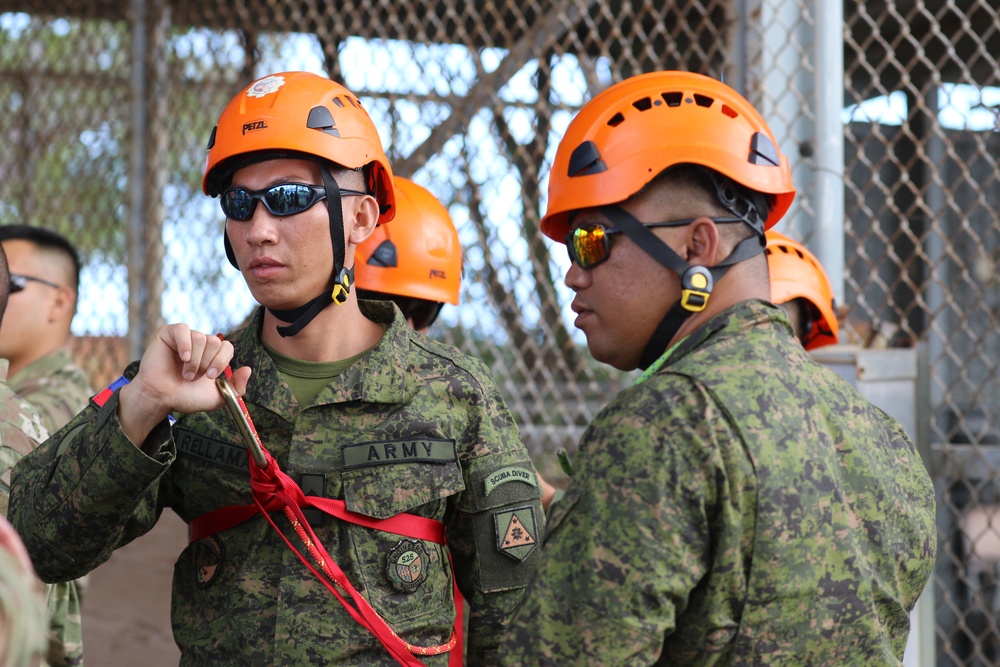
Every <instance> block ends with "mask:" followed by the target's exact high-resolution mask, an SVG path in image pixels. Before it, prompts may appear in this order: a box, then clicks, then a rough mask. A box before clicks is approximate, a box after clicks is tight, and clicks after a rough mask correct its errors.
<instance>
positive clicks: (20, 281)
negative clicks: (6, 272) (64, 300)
mask: <svg viewBox="0 0 1000 667" xmlns="http://www.w3.org/2000/svg"><path fill="white" fill-rule="evenodd" d="M29 282H33V283H41V284H43V285H48V286H49V287H55V288H56V289H59V288H60V287H62V285H59V284H58V283H53V282H50V281H48V280H43V279H42V278H36V277H34V276H22V275H20V274H18V273H12V274H10V293H11V294H17V293H18V292H21V291H23V290H24V288H25V287H27V286H28V283H29Z"/></svg>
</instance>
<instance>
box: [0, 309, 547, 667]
mask: <svg viewBox="0 0 1000 667" xmlns="http://www.w3.org/2000/svg"><path fill="white" fill-rule="evenodd" d="M362 308H363V310H365V312H366V315H367V316H368V317H370V318H371V319H373V320H375V321H378V322H381V323H383V324H385V325H386V329H385V333H384V334H383V336H382V339H381V341H380V342H379V343H378V344H377V345H376V346H375V347H373V348H372V349H371V350H370V351H369V352H368V353H366V354H365V355H364V356H363V357H362V358H361V359H360V360H359V361H358V362H356V363H355V364H354V365H353V366H351V367H350V368H349V369H347V370H346V371H345V372H344V373H342V374H341V375H340V376H338V377H337V378H335V379H334V380H333V381H332V382H331V384H330V385H328V386H327V387H326V388H324V389H323V390H321V391H320V393H319V394H318V395H317V396H316V397H315V398H314V399H313V400H312V402H311V403H310V404H309V405H307V406H304V407H302V406H299V405H298V404H297V403H296V401H295V398H294V397H293V395H292V393H291V391H290V389H289V387H288V385H287V384H286V383H285V382H284V381H283V380H282V379H281V377H280V376H279V374H278V372H277V370H276V368H275V366H274V364H273V362H272V360H271V358H270V357H269V356H268V355H267V353H266V351H265V349H264V347H263V345H262V343H261V340H260V334H259V331H260V326H261V313H260V312H258V313H257V315H256V316H255V318H254V320H253V321H252V323H251V325H250V326H249V327H247V328H246V329H244V330H241V331H239V332H237V333H235V334H234V335H233V336H232V337H231V338H230V340H232V342H233V344H234V345H235V347H236V357H235V359H234V363H233V366H234V367H237V366H242V365H249V366H250V367H251V368H252V369H253V375H252V377H251V381H250V386H249V388H248V391H247V394H246V396H245V397H244V399H245V401H246V403H247V407H248V410H249V412H250V414H251V416H252V417H253V419H254V422H255V425H256V428H257V430H258V432H259V433H260V434H261V438H262V440H263V442H264V446H265V447H267V449H268V451H270V452H271V454H272V455H274V457H275V459H276V460H277V462H278V465H279V466H280V467H281V469H282V470H283V471H284V472H285V473H287V474H288V475H290V476H291V477H292V478H293V479H295V480H296V481H298V482H299V484H300V485H301V486H302V487H303V488H304V490H305V492H306V493H307V494H310V495H321V496H325V497H328V498H341V499H343V500H344V501H345V502H346V505H347V508H348V509H349V510H352V511H354V512H357V513H360V514H363V515H366V516H368V517H374V518H386V517H389V516H393V515H396V514H398V513H401V512H409V513H414V514H418V515H421V516H425V517H430V518H433V519H436V520H439V521H442V522H444V524H445V525H446V528H447V537H448V549H444V548H442V547H440V546H439V545H437V544H435V543H433V542H422V541H416V542H411V541H408V540H404V539H403V538H401V537H400V536H399V535H396V534H392V533H383V532H378V531H374V530H371V529H368V528H364V527H361V526H357V525H354V524H350V523H345V522H341V521H337V520H335V519H333V518H331V517H329V516H325V517H323V518H322V520H321V521H315V522H313V521H311V523H312V525H313V528H314V529H315V531H316V533H317V535H318V537H319V540H320V542H321V543H322V544H323V545H324V546H325V547H326V549H327V551H328V552H329V553H330V555H331V556H332V557H333V559H334V560H335V561H336V562H337V564H338V565H339V566H340V567H341V568H342V569H343V570H344V572H345V573H346V574H347V577H348V578H349V579H350V581H351V582H352V583H353V585H354V586H355V587H356V588H357V589H358V590H359V591H362V592H363V593H364V595H365V596H366V598H367V599H368V600H369V601H370V603H371V604H372V606H373V607H374V608H375V609H376V610H377V611H378V612H379V613H380V614H381V615H382V616H383V617H384V618H385V619H386V620H387V621H388V623H389V625H390V626H391V627H392V628H393V630H395V631H396V632H397V633H399V634H400V635H401V636H402V637H403V639H405V640H406V641H408V642H410V643H412V644H416V645H419V646H429V645H437V644H441V643H444V642H445V641H447V639H448V637H449V636H450V634H451V631H452V625H453V623H454V612H455V604H454V600H453V591H452V579H451V574H452V571H453V570H452V567H454V573H455V574H456V576H457V579H458V583H459V586H460V588H461V591H462V594H463V595H464V596H465V598H466V600H467V602H468V605H467V607H468V609H469V611H470V614H469V621H468V622H469V625H468V653H469V661H468V662H469V664H491V663H495V657H493V653H494V649H495V646H496V644H497V642H498V641H499V638H500V636H501V635H502V632H503V629H504V626H505V625H506V622H507V620H508V619H509V616H510V614H511V613H512V612H513V610H514V608H515V607H516V606H517V604H518V602H519V601H520V599H521V595H522V593H523V589H524V586H525V585H526V583H527V581H528V580H529V579H530V577H531V574H532V573H533V571H534V567H535V560H536V558H537V551H536V547H537V545H538V542H539V541H540V535H539V534H540V532H541V531H542V529H543V523H544V518H543V516H542V511H541V506H540V504H539V496H540V493H539V489H538V486H537V481H536V479H535V476H534V475H535V471H534V467H533V466H532V464H531V460H530V459H529V457H528V454H527V451H526V450H525V448H524V445H523V444H522V443H521V440H520V438H519V436H518V432H517V429H516V427H515V425H514V423H513V421H512V418H511V415H510V413H509V411H508V410H507V408H506V406H505V404H504V402H503V399H502V398H501V396H500V395H499V393H498V390H497V388H496V386H495V384H494V383H493V381H492V379H491V378H490V376H489V373H488V371H487V370H486V369H485V367H484V366H483V365H482V363H481V362H479V361H477V360H474V359H471V358H469V357H466V356H464V355H462V354H461V353H459V352H458V351H457V350H455V349H454V348H451V347H448V346H445V345H442V344H440V343H437V342H435V341H432V340H431V339H428V338H426V337H424V336H421V335H420V334H417V333H414V332H413V331H411V330H410V328H409V327H408V326H407V325H406V323H405V321H404V320H403V319H402V316H401V314H400V313H399V311H398V309H396V308H395V307H394V306H392V305H391V304H388V303H381V302H363V304H362ZM135 371H136V366H135V364H133V365H132V366H130V368H129V369H128V370H127V373H126V374H127V376H129V377H132V376H134V374H135ZM117 396H118V394H117V393H116V394H114V395H113V397H112V398H111V400H109V401H108V403H107V404H106V405H105V406H104V407H103V408H102V409H98V408H97V407H89V408H87V410H86V411H84V412H83V413H82V414H80V415H79V416H78V417H76V418H75V419H74V420H73V421H72V422H70V424H68V425H67V426H66V427H65V428H64V429H62V430H61V431H60V432H58V433H57V434H55V436H54V437H52V438H51V439H50V440H49V442H48V443H46V445H45V446H43V447H42V448H40V449H39V450H37V452H36V453H35V454H32V455H31V456H28V457H26V458H25V459H24V460H23V461H22V462H21V464H20V465H18V467H17V471H16V472H15V475H14V480H13V488H12V499H11V516H12V520H13V522H14V524H15V526H17V527H18V528H19V530H21V531H23V535H24V539H25V543H26V544H27V545H28V549H29V551H30V552H31V553H32V556H33V558H35V559H36V564H37V567H38V571H39V574H40V575H41V576H42V578H43V579H47V580H59V579H66V578H72V577H76V576H79V575H80V574H82V573H84V572H87V571H89V570H91V569H93V568H94V567H96V566H97V565H99V564H100V563H102V562H103V561H105V560H106V559H107V558H108V557H109V555H110V554H111V552H112V551H113V550H114V549H115V548H117V547H119V546H121V545H123V544H126V543H128V542H129V541H131V540H132V539H134V538H135V537H137V536H139V535H141V534H143V533H144V532H146V531H147V530H149V528H150V527H151V526H152V525H153V524H154V523H155V521H156V519H157V517H158V514H159V512H160V511H162V510H163V509H164V508H167V507H170V508H172V509H173V510H174V511H175V512H176V513H177V514H178V515H179V516H180V517H181V518H182V519H184V520H185V521H191V520H192V519H194V518H195V517H198V516H200V515H203V514H205V513H207V512H210V511H212V510H216V509H218V508H221V507H225V506H229V505H247V504H250V503H251V502H252V499H251V494H250V484H249V474H248V468H247V454H246V451H245V450H244V448H243V446H242V444H241V441H240V437H239V435H238V431H237V430H236V428H235V427H234V425H233V424H232V422H231V421H230V418H229V416H228V414H226V412H225V411H224V410H219V411H216V412H212V413H195V414H190V415H184V416H180V417H179V419H178V421H177V422H176V423H175V424H174V425H173V426H172V427H168V426H167V424H166V423H164V424H163V425H161V427H159V431H162V433H157V432H154V433H153V434H151V435H150V438H157V437H159V438H161V439H162V441H163V444H162V446H161V449H160V451H159V453H157V454H156V455H155V456H153V457H148V456H147V455H146V454H144V453H143V452H142V451H141V450H139V449H138V448H137V447H135V446H134V445H132V444H131V443H130V442H129V441H128V440H127V439H126V438H125V436H124V434H123V433H122V432H121V428H120V425H119V424H118V421H117V417H116V407H117ZM81 471H85V472H83V473H82V472H81ZM273 517H274V519H275V521H277V523H278V526H279V527H281V528H282V529H283V531H284V532H285V533H286V534H287V535H289V536H290V537H291V539H292V540H293V541H294V542H295V543H296V545H297V548H299V549H300V550H302V545H301V543H299V542H298V540H297V538H296V537H295V534H294V532H293V531H292V530H291V529H290V528H289V524H288V522H287V521H286V520H285V518H284V515H283V514H282V513H280V512H279V513H275V514H274V515H273ZM515 532H516V533H517V534H516V535H515V534H514V533H515ZM449 551H450V556H451V559H452V562H453V566H452V564H451V563H449V553H448V552H449ZM414 559H416V561H418V563H417V564H416V565H415V564H414V562H413V560H414ZM173 586H174V588H173V603H172V621H173V630H174V636H175V638H176V640H177V642H178V644H179V646H180V648H181V653H182V659H181V663H182V665H213V666H219V665H241V666H246V665H267V666H270V665H324V666H325V665H334V664H336V665H386V664H394V663H393V661H392V660H391V658H390V657H389V655H388V654H387V653H386V651H385V649H384V648H383V647H382V646H381V645H380V644H379V643H378V641H377V639H375V638H374V637H373V636H372V635H370V634H369V633H368V632H367V631H366V630H364V629H363V628H362V627H361V626H359V625H358V624H357V623H356V622H355V621H354V620H352V618H351V617H350V616H349V615H348V613H347V611H345V610H344V609H343V607H342V606H341V605H340V604H339V603H338V602H337V601H336V600H335V599H334V598H333V596H332V595H331V594H330V593H329V592H328V591H327V590H326V589H325V588H324V587H323V586H322V585H321V584H320V583H319V582H318V581H317V580H316V579H315V578H314V576H313V575H312V574H311V573H310V572H309V571H308V570H307V569H306V567H305V566H304V565H303V564H302V563H301V562H300V561H299V560H298V558H297V557H296V555H295V554H293V553H292V551H291V550H290V549H289V548H288V546H287V545H286V544H285V543H284V542H283V541H282V539H281V538H280V537H279V536H278V535H277V534H276V533H275V531H274V529H273V528H272V527H271V526H270V525H268V523H267V522H266V521H265V520H264V519H263V518H261V517H260V516H256V517H254V518H252V519H250V520H249V521H246V522H245V523H242V524H240V525H238V526H236V527H234V528H231V529H230V530H227V531H224V532H221V533H216V534H215V535H212V536H210V537H207V538H205V539H202V540H199V541H197V542H195V543H193V544H190V545H188V547H187V548H186V549H185V550H184V551H183V552H182V553H181V554H180V557H179V558H178V560H177V564H176V566H175V572H174V579H173ZM447 659H448V655H447V654H442V655H438V656H430V657H426V658H423V662H424V663H425V664H427V665H439V666H443V665H445V664H447Z"/></svg>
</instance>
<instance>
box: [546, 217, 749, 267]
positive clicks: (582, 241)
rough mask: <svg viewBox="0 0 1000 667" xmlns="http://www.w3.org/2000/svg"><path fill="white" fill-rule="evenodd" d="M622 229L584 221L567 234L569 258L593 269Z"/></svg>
mask: <svg viewBox="0 0 1000 667" xmlns="http://www.w3.org/2000/svg"><path fill="white" fill-rule="evenodd" d="M697 219H698V218H681V219H680V220H666V221H664V222H644V223H642V226H643V227H651V228H655V227H683V226H685V225H690V224H691V223H692V222H694V221H695V220H697ZM709 220H712V221H713V222H716V223H728V222H741V220H740V218H711V217H710V218H709ZM621 233H622V230H620V229H618V228H617V227H611V226H609V225H605V224H604V223H601V222H584V223H582V224H580V225H579V226H577V227H574V228H573V229H571V230H570V231H569V233H568V234H566V238H565V241H566V249H567V250H568V251H569V259H570V261H571V262H574V263H575V264H576V265H577V266H579V267H580V268H581V269H592V268H594V267H595V266H597V265H598V264H600V263H601V262H604V261H606V260H607V259H608V257H610V256H611V238H610V237H611V236H612V235H614V234H621Z"/></svg>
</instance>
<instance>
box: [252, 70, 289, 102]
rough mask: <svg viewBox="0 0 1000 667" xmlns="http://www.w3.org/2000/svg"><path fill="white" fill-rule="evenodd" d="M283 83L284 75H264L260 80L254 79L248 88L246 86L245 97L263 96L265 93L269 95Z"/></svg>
mask: <svg viewBox="0 0 1000 667" xmlns="http://www.w3.org/2000/svg"><path fill="white" fill-rule="evenodd" d="M283 85H285V77H283V76H273V75H272V76H265V77H264V78H263V79H261V80H260V81H255V82H254V83H253V84H252V85H251V86H250V87H249V88H247V97H264V96H265V95H270V94H271V93H273V92H276V91H277V90H278V88H281V87H282V86H283Z"/></svg>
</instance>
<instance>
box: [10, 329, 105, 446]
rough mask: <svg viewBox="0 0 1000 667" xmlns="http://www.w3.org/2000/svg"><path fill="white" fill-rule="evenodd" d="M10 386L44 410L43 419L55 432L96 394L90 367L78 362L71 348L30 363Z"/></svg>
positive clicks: (15, 375) (46, 425) (40, 410)
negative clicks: (91, 383)
mask: <svg viewBox="0 0 1000 667" xmlns="http://www.w3.org/2000/svg"><path fill="white" fill-rule="evenodd" d="M10 386H11V388H12V389H13V390H14V391H15V392H17V394H18V395H19V396H20V397H21V398H23V399H25V400H27V401H28V402H29V403H31V404H32V405H34V406H35V408H36V409H37V410H38V411H39V412H40V413H41V414H42V423H43V424H45V428H47V429H48V430H49V432H50V433H55V432H56V431H57V430H58V429H60V428H62V427H63V426H64V425H65V424H66V422H68V421H69V420H70V419H72V418H73V417H74V416H76V414H77V413H78V412H80V410H83V409H84V408H85V407H87V403H88V402H89V401H90V397H91V396H93V395H94V391H93V389H91V387H90V380H89V379H88V377H87V371H85V370H84V369H83V368H81V367H80V366H78V365H77V364H76V363H75V362H74V361H73V357H72V355H71V354H70V351H69V349H68V348H62V349H59V350H56V351H55V352H53V353H51V354H49V355H47V356H44V357H42V358H41V359H39V360H37V361H35V362H34V363H31V364H28V365H27V366H25V367H24V368H22V369H21V370H20V371H18V372H17V373H16V374H14V375H12V376H11V377H10Z"/></svg>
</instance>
